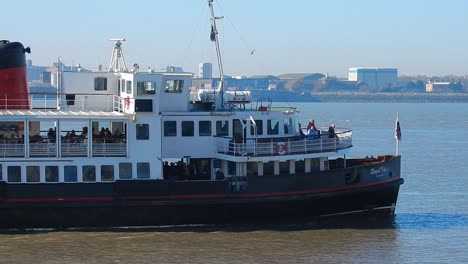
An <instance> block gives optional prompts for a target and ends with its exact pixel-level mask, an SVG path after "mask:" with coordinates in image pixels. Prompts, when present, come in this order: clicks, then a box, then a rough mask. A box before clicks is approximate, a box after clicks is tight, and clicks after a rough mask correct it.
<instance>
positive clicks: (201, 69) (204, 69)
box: [198, 62, 213, 79]
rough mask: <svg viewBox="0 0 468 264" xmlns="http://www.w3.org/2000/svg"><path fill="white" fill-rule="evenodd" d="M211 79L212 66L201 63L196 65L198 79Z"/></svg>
mask: <svg viewBox="0 0 468 264" xmlns="http://www.w3.org/2000/svg"><path fill="white" fill-rule="evenodd" d="M212 77H213V64H211V63H208V62H203V63H200V64H199V65H198V78H201V79H210V78H212Z"/></svg>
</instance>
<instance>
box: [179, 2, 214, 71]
mask: <svg viewBox="0 0 468 264" xmlns="http://www.w3.org/2000/svg"><path fill="white" fill-rule="evenodd" d="M202 1H203V3H204V2H206V0H200V2H202ZM201 6H203V8H202V10H201V13H200V17H201V18H204V15H205V12H206V11H207V10H208V9H207V8H206V5H201ZM202 21H203V20H202V19H200V20H199V23H198V24H194V27H193V29H192V37H191V38H190V42H189V44H188V45H187V48H186V49H185V55H184V57H183V59H182V60H183V61H184V62H187V60H188V56H189V52H190V48H191V46H192V43H193V40H194V39H195V35H196V34H197V33H199V32H198V31H197V30H196V29H197V28H198V29H200V24H201V23H202Z"/></svg>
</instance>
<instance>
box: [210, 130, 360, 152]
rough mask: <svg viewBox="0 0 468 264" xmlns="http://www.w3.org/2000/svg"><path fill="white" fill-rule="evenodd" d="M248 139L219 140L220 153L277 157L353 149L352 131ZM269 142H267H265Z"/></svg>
mask: <svg viewBox="0 0 468 264" xmlns="http://www.w3.org/2000/svg"><path fill="white" fill-rule="evenodd" d="M260 140H261V142H256V139H247V140H244V141H242V142H235V141H234V140H232V138H218V139H217V145H216V147H217V148H216V149H217V152H218V153H223V154H227V155H233V156H275V155H296V154H307V153H321V152H336V151H338V150H341V149H347V148H350V147H352V131H351V130H345V131H342V132H337V133H335V136H333V135H328V134H326V133H325V132H324V133H322V135H321V136H318V137H315V138H307V137H301V138H297V137H294V138H281V139H277V138H276V139H275V138H271V139H264V138H262V139H259V140H258V141H260ZM265 141H267V142H265Z"/></svg>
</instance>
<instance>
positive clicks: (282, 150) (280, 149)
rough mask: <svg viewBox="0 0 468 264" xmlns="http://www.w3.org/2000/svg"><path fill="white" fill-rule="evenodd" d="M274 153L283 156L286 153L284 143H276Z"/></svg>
mask: <svg viewBox="0 0 468 264" xmlns="http://www.w3.org/2000/svg"><path fill="white" fill-rule="evenodd" d="M275 151H276V153H277V154H279V155H284V154H286V153H287V152H288V145H286V143H284V142H278V143H276V147H275Z"/></svg>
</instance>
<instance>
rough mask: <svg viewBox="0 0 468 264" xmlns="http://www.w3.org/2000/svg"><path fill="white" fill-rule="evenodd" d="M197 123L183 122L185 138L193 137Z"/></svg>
mask: <svg viewBox="0 0 468 264" xmlns="http://www.w3.org/2000/svg"><path fill="white" fill-rule="evenodd" d="M194 127H195V123H194V122H193V121H182V136H183V137H193V136H194V133H195V132H194V129H195V128H194Z"/></svg>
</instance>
